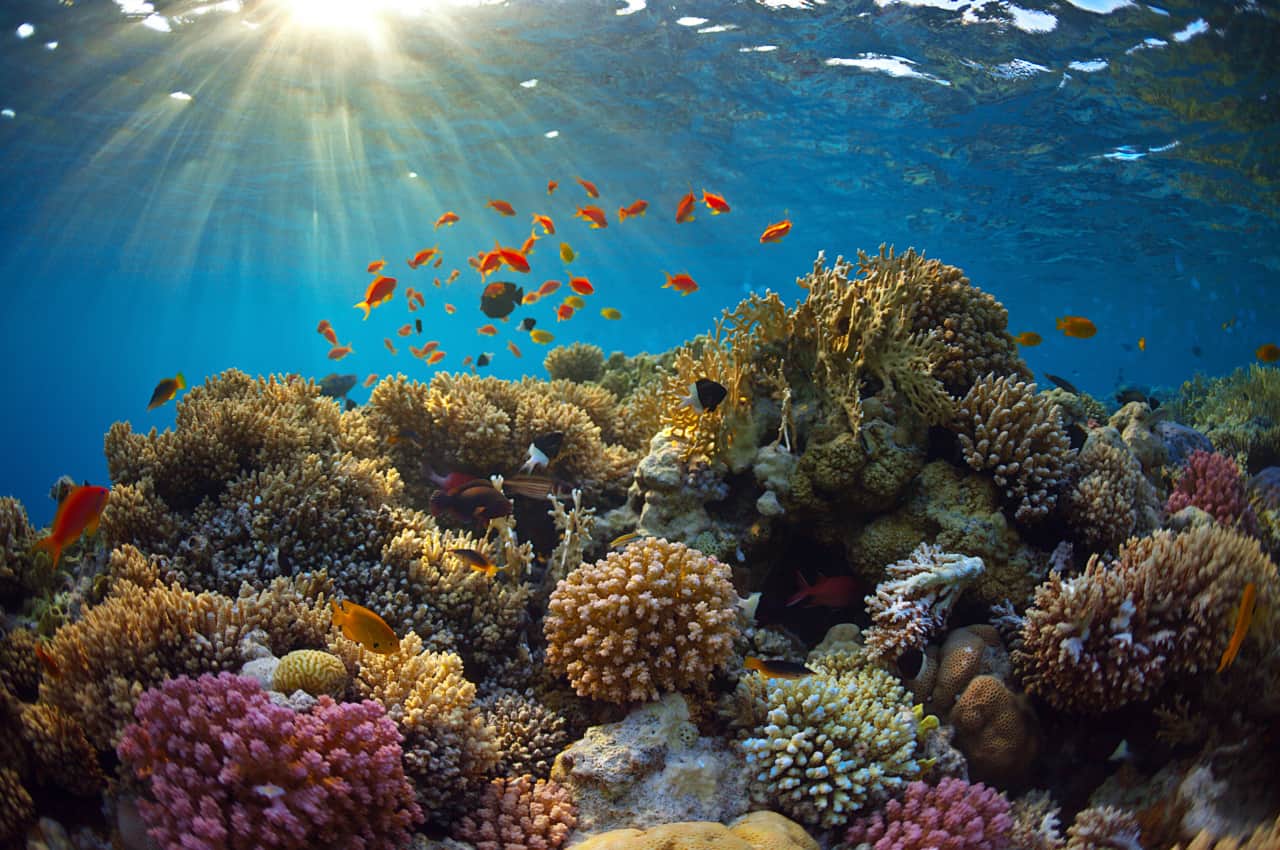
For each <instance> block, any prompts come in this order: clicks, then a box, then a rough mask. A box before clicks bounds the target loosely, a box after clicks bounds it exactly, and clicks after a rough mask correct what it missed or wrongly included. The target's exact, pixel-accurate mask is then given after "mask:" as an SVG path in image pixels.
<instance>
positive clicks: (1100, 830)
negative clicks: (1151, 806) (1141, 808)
mask: <svg viewBox="0 0 1280 850" xmlns="http://www.w3.org/2000/svg"><path fill="white" fill-rule="evenodd" d="M1140 831H1141V830H1140V829H1139V827H1138V821H1137V819H1136V818H1134V816H1133V815H1132V814H1130V813H1129V812H1127V811H1125V810H1124V809H1117V808H1115V807H1113V806H1101V807H1099V806H1091V807H1090V808H1087V809H1082V810H1081V811H1079V812H1077V813H1076V819H1075V821H1074V822H1073V823H1072V824H1071V826H1070V827H1069V828H1068V829H1067V845H1066V850H1143V848H1142V844H1141V842H1139V840H1138V836H1139V832H1140Z"/></svg>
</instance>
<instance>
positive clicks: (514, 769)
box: [478, 693, 569, 779]
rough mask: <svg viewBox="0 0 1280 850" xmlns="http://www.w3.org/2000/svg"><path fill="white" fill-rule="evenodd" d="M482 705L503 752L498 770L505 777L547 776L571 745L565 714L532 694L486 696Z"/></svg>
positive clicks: (540, 777) (496, 767) (497, 744)
mask: <svg viewBox="0 0 1280 850" xmlns="http://www.w3.org/2000/svg"><path fill="white" fill-rule="evenodd" d="M478 706H479V708H480V711H481V712H482V714H483V717H484V724H485V726H488V727H489V728H490V729H491V730H492V731H493V738H494V745H495V746H496V747H497V750H498V753H499V756H498V763H497V764H496V765H495V766H494V770H495V771H496V772H497V773H498V774H499V775H502V776H520V775H522V774H526V773H527V774H530V775H532V776H534V777H535V778H539V779H542V778H546V776H547V775H548V774H550V772H551V764H552V762H554V761H555V758H556V756H557V755H559V754H560V751H561V750H563V749H564V748H565V747H566V746H568V744H569V730H568V728H567V727H566V724H565V719H564V717H562V716H561V715H560V714H559V713H557V712H555V711H552V710H551V709H550V708H548V707H547V706H546V705H544V704H542V703H541V702H538V701H537V700H535V699H533V698H532V697H531V696H527V695H522V694H515V693H505V694H498V695H495V696H490V697H486V698H485V699H483V700H481V701H480V702H479V703H478Z"/></svg>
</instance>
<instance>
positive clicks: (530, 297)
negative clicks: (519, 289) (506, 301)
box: [520, 290, 542, 306]
mask: <svg viewBox="0 0 1280 850" xmlns="http://www.w3.org/2000/svg"><path fill="white" fill-rule="evenodd" d="M541 300H542V296H541V295H539V294H538V292H537V290H534V291H533V292H526V293H525V294H524V297H523V298H521V299H520V303H521V304H524V305H526V306H527V305H529V304H537V303H538V302H539V301H541Z"/></svg>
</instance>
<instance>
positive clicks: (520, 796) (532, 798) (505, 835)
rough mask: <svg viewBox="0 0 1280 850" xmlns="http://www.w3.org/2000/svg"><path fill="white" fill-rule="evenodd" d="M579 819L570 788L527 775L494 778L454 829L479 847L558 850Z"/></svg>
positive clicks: (508, 849) (463, 838) (497, 849)
mask: <svg viewBox="0 0 1280 850" xmlns="http://www.w3.org/2000/svg"><path fill="white" fill-rule="evenodd" d="M577 822H578V809H577V807H576V806H574V805H573V801H572V800H571V799H570V796H569V790H568V789H567V788H565V787H564V786H563V785H561V784H559V783H558V782H555V781H552V780H548V779H539V780H538V781H537V782H534V781H533V777H532V776H529V775H528V774H526V775H524V776H519V777H516V778H515V779H495V780H493V781H492V782H490V783H489V786H488V787H487V788H486V789H485V793H484V796H483V797H482V798H481V799H480V804H479V806H478V807H477V808H476V810H475V811H473V812H472V813H471V814H469V815H466V816H465V817H463V818H462V820H461V821H460V822H459V823H458V825H457V827H456V828H455V830H454V832H455V835H456V836H457V837H458V838H460V839H462V840H463V841H468V842H470V843H472V844H474V845H475V846H476V850H555V848H557V847H559V846H560V845H561V844H563V843H564V840H565V839H566V838H568V836H569V832H570V831H571V830H572V829H573V827H574V826H575V825H576V824H577Z"/></svg>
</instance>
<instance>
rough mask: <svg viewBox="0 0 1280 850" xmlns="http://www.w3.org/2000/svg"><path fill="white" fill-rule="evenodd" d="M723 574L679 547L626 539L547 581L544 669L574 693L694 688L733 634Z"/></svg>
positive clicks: (635, 695) (639, 696)
mask: <svg viewBox="0 0 1280 850" xmlns="http://www.w3.org/2000/svg"><path fill="white" fill-rule="evenodd" d="M737 599H738V596H737V593H735V592H734V589H733V584H732V582H731V581H730V574H729V568H728V567H727V566H725V565H724V564H722V563H720V562H719V561H717V560H715V559H714V558H709V557H706V556H704V555H702V554H701V553H700V552H698V551H697V550H695V549H690V548H689V547H687V546H685V545H683V544H681V543H669V542H667V541H666V540H663V539H661V538H645V539H641V540H636V541H634V542H633V543H631V544H630V545H629V546H627V548H626V549H624V550H622V551H620V552H610V553H609V555H608V556H607V557H605V558H604V559H603V560H601V561H597V562H596V563H595V564H594V565H586V564H584V565H582V566H581V567H579V568H578V569H576V570H574V571H573V572H572V573H570V574H569V575H568V576H567V577H566V578H565V579H564V580H563V581H561V582H560V584H559V585H557V587H556V589H555V591H554V592H553V593H552V594H551V600H550V602H549V604H548V610H547V618H546V621H545V623H544V631H545V635H546V639H547V665H548V667H549V668H551V669H552V670H555V671H557V672H560V673H565V674H567V675H568V677H569V681H570V683H571V684H572V685H573V687H574V689H575V690H576V691H577V692H578V694H579V695H581V696H587V697H592V698H595V699H602V700H608V701H610V702H628V701H632V700H650V699H654V698H656V697H657V696H658V695H659V694H660V693H661V692H662V691H672V690H682V689H700V688H704V687H706V685H707V681H708V679H709V678H710V676H711V675H712V673H713V672H714V671H715V670H716V668H718V667H721V666H723V665H724V664H725V662H726V661H727V660H728V658H729V655H730V653H731V652H732V651H733V641H734V639H735V638H736V637H737V634H738V625H737Z"/></svg>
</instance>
